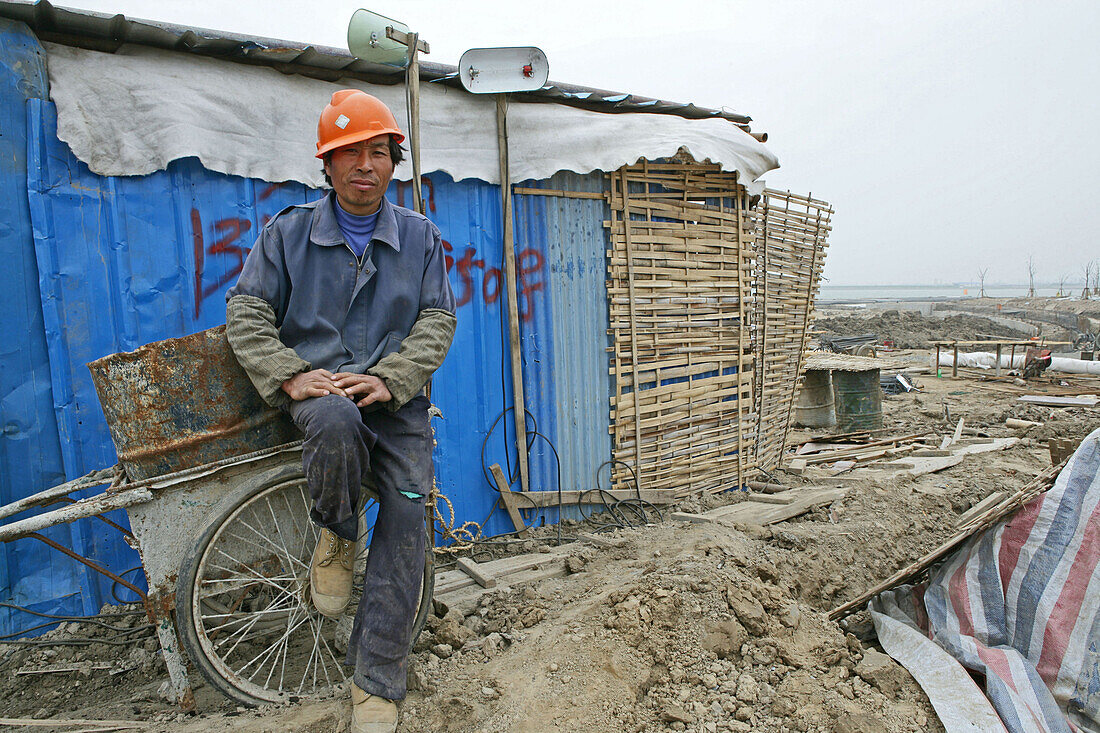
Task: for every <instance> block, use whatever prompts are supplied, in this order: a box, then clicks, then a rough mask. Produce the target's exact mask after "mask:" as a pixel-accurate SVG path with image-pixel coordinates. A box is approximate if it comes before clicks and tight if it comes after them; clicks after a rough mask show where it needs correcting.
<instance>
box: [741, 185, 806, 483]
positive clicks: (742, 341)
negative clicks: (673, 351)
mask: <svg viewBox="0 0 1100 733" xmlns="http://www.w3.org/2000/svg"><path fill="white" fill-rule="evenodd" d="M746 199H747V195H746V194H745V193H744V190H741V191H738V195H737V198H735V199H734V201H736V202H737V204H736V205H737V260H736V262H737V320H738V323H737V488H738V490H741V489H744V488H745V428H744V422H745V417H744V412H743V410H742V407H743V405H744V402H745V331H747V330H748V329H747V327H746V324H745V292H746V290H747V288H746V287H745V283H744V281H743V273H742V272H741V253H742V246H743V242H742V241H741V234H742V230H741V227H742V223H741V210H742V208H743V207H744V205H745V203H746ZM810 280H811V281H812V280H813V275H812V273H811V276H810ZM796 376H797V373H796Z"/></svg>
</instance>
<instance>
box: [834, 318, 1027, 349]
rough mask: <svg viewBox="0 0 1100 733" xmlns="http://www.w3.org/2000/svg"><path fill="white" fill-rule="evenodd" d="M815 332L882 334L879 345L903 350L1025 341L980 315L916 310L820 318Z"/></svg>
mask: <svg viewBox="0 0 1100 733" xmlns="http://www.w3.org/2000/svg"><path fill="white" fill-rule="evenodd" d="M814 330H815V331H818V332H819V333H821V334H822V335H823V336H825V337H826V338H827V337H830V336H861V335H863V334H865V333H873V334H876V335H878V338H879V342H880V343H881V342H883V341H893V342H894V344H895V346H896V347H897V348H899V349H926V348H928V347H929V345H930V344H931V342H932V341H942V340H947V339H958V340H960V341H962V340H977V339H979V338H986V337H988V336H999V337H1004V338H1014V339H1018V338H1021V337H1022V336H1021V334H1020V333H1019V332H1017V331H1014V330H1012V329H1011V328H1007V327H1005V326H1002V325H1000V324H998V323H994V322H993V321H991V320H989V319H988V318H981V317H979V316H961V315H956V316H946V317H944V318H929V317H927V316H923V315H921V314H920V313H917V312H916V311H896V310H889V311H884V312H882V313H876V314H874V315H866V316H864V315H854V316H834V317H831V318H818V319H817V320H816V321H814Z"/></svg>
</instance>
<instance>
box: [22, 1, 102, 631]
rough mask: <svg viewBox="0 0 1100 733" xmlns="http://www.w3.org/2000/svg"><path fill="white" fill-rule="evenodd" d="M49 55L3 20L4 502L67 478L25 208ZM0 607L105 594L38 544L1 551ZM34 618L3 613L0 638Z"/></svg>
mask: <svg viewBox="0 0 1100 733" xmlns="http://www.w3.org/2000/svg"><path fill="white" fill-rule="evenodd" d="M47 84H48V82H47V77H46V67H45V53H44V52H43V50H42V48H41V47H40V46H39V44H38V41H37V40H36V39H35V38H34V36H33V35H32V34H31V33H30V31H29V30H28V29H27V27H26V26H25V25H23V24H22V23H13V22H11V21H8V20H0V201H3V216H2V217H0V258H2V261H3V263H4V266H3V267H0V292H3V293H4V299H3V303H4V305H3V317H0V425H2V426H3V433H0V503H3V504H6V503H8V502H11V501H14V500H15V499H18V498H21V497H23V496H26V495H28V494H30V493H33V492H34V491H38V490H41V489H43V488H46V487H48V486H52V485H55V484H57V483H60V482H61V481H63V480H64V468H63V466H62V461H61V444H60V440H59V437H58V432H57V424H56V422H55V420H54V414H53V397H52V392H51V389H50V365H49V357H48V355H47V350H46V332H45V329H44V328H43V321H42V301H41V298H40V297H39V290H38V269H37V265H36V263H35V256H34V247H33V245H32V238H31V217H30V211H29V209H28V208H27V100H35V99H41V98H43V97H45V96H47ZM43 534H45V535H46V536H48V537H50V538H51V539H53V540H55V541H57V542H60V543H63V544H65V545H69V546H75V547H80V546H81V545H82V542H83V538H82V536H81V534H80V530H79V529H75V531H74V529H73V528H70V527H54V528H51V529H48V530H46V531H44V532H43ZM0 588H2V589H3V591H2V592H0V601H5V602H11V603H15V604H18V605H21V606H25V607H28V608H31V609H32V610H35V611H38V612H41V613H53V614H73V613H75V614H80V613H85V612H88V611H93V610H95V608H96V606H95V602H96V596H97V594H99V593H100V591H101V590H102V587H101V586H100V585H99V584H97V583H96V581H95V579H94V577H93V576H92V575H91V573H88V572H85V571H83V569H81V568H80V567H79V566H78V565H76V564H75V563H73V562H72V561H71V560H69V559H68V558H66V557H63V556H62V555H60V554H58V553H57V552H55V551H53V550H51V549H49V548H48V547H47V546H46V545H44V544H42V543H41V542H38V541H36V540H24V541H22V542H17V543H14V544H9V545H5V546H3V549H2V550H0ZM33 624H34V621H33V617H31V616H28V615H27V614H23V613H17V612H14V611H12V610H11V609H8V608H0V634H6V633H10V632H11V631H12V630H14V629H16V628H19V629H22V628H27V627H29V626H31V625H33Z"/></svg>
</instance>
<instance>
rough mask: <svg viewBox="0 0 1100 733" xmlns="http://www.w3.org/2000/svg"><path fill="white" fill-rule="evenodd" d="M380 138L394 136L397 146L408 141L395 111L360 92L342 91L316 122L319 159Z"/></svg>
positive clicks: (334, 97)
mask: <svg viewBox="0 0 1100 733" xmlns="http://www.w3.org/2000/svg"><path fill="white" fill-rule="evenodd" d="M379 135H393V139H394V142H398V143H399V142H401V141H402V140H404V139H405V136H404V134H402V132H401V130H400V129H399V128H398V127H397V120H396V119H395V118H394V116H393V112H390V108H389V107H387V106H386V105H384V104H382V101H381V100H380V99H378V98H377V97H372V96H371V95H369V94H367V93H366V92H361V91H359V90H358V89H341V90H340V91H338V92H334V93H333V95H332V101H331V102H329V103H328V106H326V107H325V109H324V110H323V111H322V112H321V119H319V120H318V121H317V157H318V158H320V157H322V156H323V155H324V154H325V153H327V152H328V151H330V150H335V149H336V148H340V147H343V146H344V145H351V144H352V143H358V142H362V141H363V140H369V139H371V138H372V137H378V136H379Z"/></svg>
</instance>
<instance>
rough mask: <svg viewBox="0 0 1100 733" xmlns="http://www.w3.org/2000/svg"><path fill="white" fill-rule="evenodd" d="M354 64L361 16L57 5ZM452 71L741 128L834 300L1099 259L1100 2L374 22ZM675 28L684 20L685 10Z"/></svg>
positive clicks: (107, 3)
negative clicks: (473, 69) (251, 38)
mask: <svg viewBox="0 0 1100 733" xmlns="http://www.w3.org/2000/svg"><path fill="white" fill-rule="evenodd" d="M56 4H57V5H62V6H68V7H78V8H85V9H89V10H96V11H100V12H108V13H118V12H120V13H124V14H125V15H127V16H128V17H133V18H152V19H154V20H161V21H168V22H173V23H180V24H185V25H192V26H199V27H206V28H214V29H218V30H226V31H233V32H238V33H248V34H251V35H258V36H268V37H272V38H281V39H286V40H293V41H305V42H310V43H317V44H323V45H327V46H335V47H340V48H344V47H346V29H347V22H348V19H349V18H350V17H351V14H352V13H353V12H354V10H355V9H356V8H358V7H361V6H362V4H361V3H359V2H356V1H355V0H347V1H345V0H309V1H308V2H304V1H302V0H298V1H296V2H291V1H290V0H57V2H56ZM367 7H369V8H370V9H371V10H374V11H376V12H379V13H382V14H384V15H388V16H390V17H393V18H395V19H397V20H400V21H403V22H405V23H406V24H408V25H409V27H410V28H412V29H413V30H415V31H418V32H419V33H420V34H421V37H422V38H423V39H424V40H426V41H428V42H429V43H430V44H431V48H432V53H431V55H430V56H429V57H428V59H429V60H432V61H438V62H442V63H451V64H454V63H457V61H458V57H459V56H460V55H461V53H462V52H463V51H464V50H465V49H467V48H472V47H480V46H502V45H505V46H506V45H534V46H539V47H541V48H542V49H543V50H544V51H545V52H546V54H547V56H548V58H549V60H550V78H551V79H553V80H555V81H561V82H570V83H574V84H583V85H587V86H594V87H600V88H604V89H614V90H618V91H625V92H632V93H635V94H641V95H645V96H652V97H659V98H662V99H668V100H672V101H679V102H694V103H696V104H699V105H703V106H709V107H728V108H730V109H733V110H736V111H738V112H741V113H744V114H748V115H750V116H751V117H752V118H753V123H752V127H753V130H754V131H767V132H768V134H769V135H770V140H769V143H768V145H769V147H771V148H772V149H773V150H774V151H775V153H776V154H777V155H778V156H779V160H780V163H781V164H782V168H780V169H779V170H778V171H774V172H772V173H771V174H769V175H768V176H767V181H768V184H769V185H770V186H772V187H775V188H789V189H791V190H794V191H798V192H802V193H811V192H812V193H813V194H814V195H815V196H816V197H819V198H823V199H825V200H827V201H829V202H831V203H832V204H833V206H834V207H835V209H836V215H835V217H834V230H833V234H832V237H831V240H830V241H831V246H830V250H829V257H828V261H827V266H826V276H827V277H828V278H829V281H830V284H916V283H929V284H930V283H937V282H944V283H950V282H956V281H960V282H961V281H972V280H975V279H976V278H977V271H978V270H979V269H980V268H982V267H988V268H989V274H988V280H987V282H1010V283H1019V282H1026V280H1027V266H1026V260H1027V257H1028V255H1029V254H1032V253H1033V254H1034V255H1035V262H1036V270H1037V273H1038V278H1039V279H1040V280H1043V281H1053V282H1055V283H1057V282H1058V281H1059V280H1060V279H1061V278H1062V277H1067V276H1068V277H1069V279H1070V281H1076V282H1080V281H1081V279H1082V277H1083V267H1084V264H1085V262H1086V261H1088V260H1095V259H1100V240H1098V234H1097V233H1098V232H1100V205H1098V204H1097V199H1098V198H1100V173H1098V170H1100V2H1098V0H1052V1H1050V2H1041V3H1040V2H1017V1H1014V0H966V1H963V2H959V1H958V0H954V1H953V2H946V1H925V2H919V3H895V2H887V0H875V1H872V0H844V1H836V2H809V1H807V2H791V1H782V2H771V1H767V0H765V1H763V2H761V1H760V0H757V1H756V2H743V1H741V0H737V1H726V2H723V1H721V0H703V1H700V2H684V3H679V4H675V6H674V4H673V3H669V2H654V1H651V0H631V1H630V2H596V1H595V0H585V1H583V2H581V1H578V0H555V1H554V2H537V1H534V0H528V1H527V2H485V1H483V0H458V1H455V0H447V1H446V2H444V1H442V0H404V1H403V2H398V1H396V0H372V2H370V3H369V5H368V6H367ZM674 7H675V8H676V9H675V10H674V9H673V8H674Z"/></svg>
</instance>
